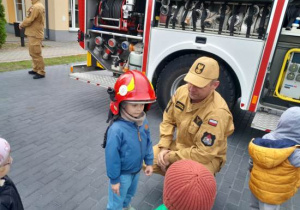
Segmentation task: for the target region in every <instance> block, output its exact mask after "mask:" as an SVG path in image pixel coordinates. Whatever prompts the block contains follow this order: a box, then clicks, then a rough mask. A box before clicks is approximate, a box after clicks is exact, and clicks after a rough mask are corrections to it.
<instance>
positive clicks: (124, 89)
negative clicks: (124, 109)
mask: <svg viewBox="0 0 300 210" xmlns="http://www.w3.org/2000/svg"><path fill="white" fill-rule="evenodd" d="M127 92H128V91H127V86H126V85H122V86H121V87H120V89H119V93H120V95H121V96H125V95H126V94H127Z"/></svg>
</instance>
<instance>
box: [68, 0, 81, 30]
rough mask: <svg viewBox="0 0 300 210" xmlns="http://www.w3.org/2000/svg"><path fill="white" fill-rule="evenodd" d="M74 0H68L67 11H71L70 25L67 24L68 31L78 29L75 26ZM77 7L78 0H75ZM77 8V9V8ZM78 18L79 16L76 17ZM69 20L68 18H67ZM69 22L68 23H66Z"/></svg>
mask: <svg viewBox="0 0 300 210" xmlns="http://www.w3.org/2000/svg"><path fill="white" fill-rule="evenodd" d="M75 3H76V0H69V5H68V7H69V11H68V12H71V23H72V24H71V27H70V26H69V31H78V29H79V28H78V27H76V16H75V15H76V7H75V6H76V4H75ZM77 7H78V1H77ZM77 10H78V9H77ZM77 18H79V17H77ZM69 22H70V20H69ZM68 24H69V23H68Z"/></svg>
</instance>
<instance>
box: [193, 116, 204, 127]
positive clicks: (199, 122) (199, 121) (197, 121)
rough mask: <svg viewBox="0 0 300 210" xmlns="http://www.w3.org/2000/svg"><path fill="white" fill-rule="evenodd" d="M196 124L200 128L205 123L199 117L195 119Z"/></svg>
mask: <svg viewBox="0 0 300 210" xmlns="http://www.w3.org/2000/svg"><path fill="white" fill-rule="evenodd" d="M194 123H196V124H197V125H198V126H199V127H200V126H201V125H202V123H203V121H202V120H201V118H200V117H199V116H197V117H196V118H195V119H194Z"/></svg>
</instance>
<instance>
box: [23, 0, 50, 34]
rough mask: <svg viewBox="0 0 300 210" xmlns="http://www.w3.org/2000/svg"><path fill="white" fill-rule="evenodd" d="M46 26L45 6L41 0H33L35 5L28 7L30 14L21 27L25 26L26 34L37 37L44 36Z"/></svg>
mask: <svg viewBox="0 0 300 210" xmlns="http://www.w3.org/2000/svg"><path fill="white" fill-rule="evenodd" d="M44 26H45V7H44V5H43V4H42V3H41V2H40V1H39V0H37V1H33V5H32V6H31V7H30V8H29V9H28V16H27V17H26V19H25V20H24V21H23V22H22V23H21V27H22V28H25V35H27V36H32V37H35V38H39V39H43V38H44Z"/></svg>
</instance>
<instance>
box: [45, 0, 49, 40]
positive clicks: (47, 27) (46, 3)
mask: <svg viewBox="0 0 300 210" xmlns="http://www.w3.org/2000/svg"><path fill="white" fill-rule="evenodd" d="M48 9H49V7H48V0H45V10H46V37H45V38H46V39H48V40H49V39H50V35H49V13H48V11H49V10H48Z"/></svg>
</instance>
